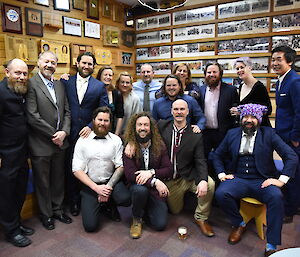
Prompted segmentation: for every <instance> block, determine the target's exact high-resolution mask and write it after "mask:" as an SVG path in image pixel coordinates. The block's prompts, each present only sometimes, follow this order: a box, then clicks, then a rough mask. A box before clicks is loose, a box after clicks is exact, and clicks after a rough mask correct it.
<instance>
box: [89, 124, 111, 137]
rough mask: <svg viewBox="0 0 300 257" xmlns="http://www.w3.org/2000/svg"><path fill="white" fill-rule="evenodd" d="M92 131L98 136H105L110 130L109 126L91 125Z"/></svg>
mask: <svg viewBox="0 0 300 257" xmlns="http://www.w3.org/2000/svg"><path fill="white" fill-rule="evenodd" d="M93 131H94V133H95V134H96V135H97V136H98V137H105V136H106V135H107V134H108V132H109V131H110V127H99V126H98V127H96V128H95V127H93Z"/></svg>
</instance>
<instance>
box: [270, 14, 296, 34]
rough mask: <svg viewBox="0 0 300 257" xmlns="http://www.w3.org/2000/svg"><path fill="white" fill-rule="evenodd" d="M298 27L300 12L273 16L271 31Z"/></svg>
mask: <svg viewBox="0 0 300 257" xmlns="http://www.w3.org/2000/svg"><path fill="white" fill-rule="evenodd" d="M298 29H300V13H292V14H286V15H279V16H274V17H273V31H274V32H278V31H290V30H298Z"/></svg>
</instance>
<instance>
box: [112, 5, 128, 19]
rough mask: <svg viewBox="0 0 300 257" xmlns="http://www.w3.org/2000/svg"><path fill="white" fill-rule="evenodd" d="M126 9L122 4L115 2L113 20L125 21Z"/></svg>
mask: <svg viewBox="0 0 300 257" xmlns="http://www.w3.org/2000/svg"><path fill="white" fill-rule="evenodd" d="M124 16H125V13H124V9H123V7H122V6H121V5H118V4H115V5H114V15H113V21H116V22H123V20H124Z"/></svg>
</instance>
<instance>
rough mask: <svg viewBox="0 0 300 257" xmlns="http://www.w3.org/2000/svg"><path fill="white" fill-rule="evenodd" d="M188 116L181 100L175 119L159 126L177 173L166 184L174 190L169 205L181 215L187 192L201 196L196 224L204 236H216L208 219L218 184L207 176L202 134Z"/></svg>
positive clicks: (175, 104)
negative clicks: (194, 128) (195, 130)
mask: <svg viewBox="0 0 300 257" xmlns="http://www.w3.org/2000/svg"><path fill="white" fill-rule="evenodd" d="M188 113H189V109H188V104H187V102H186V101H184V100H183V99H178V100H176V101H174V102H173V104H172V115H173V119H174V120H168V121H164V120H161V121H160V122H159V123H158V127H159V130H160V133H161V136H162V138H163V140H164V142H165V144H166V146H167V149H168V153H169V156H170V159H171V162H172V165H173V170H174V172H173V179H172V180H170V181H166V184H167V186H168V188H169V191H170V195H169V197H168V205H169V209H170V211H171V213H173V214H177V213H179V212H180V211H181V210H182V208H183V205H184V195H185V193H186V192H187V191H190V192H193V193H195V194H196V195H197V197H198V204H197V208H196V210H195V214H194V218H195V222H196V224H198V225H199V227H200V230H201V232H202V233H203V234H204V235H206V236H208V237H212V236H214V235H215V234H214V231H213V229H212V227H211V226H210V225H209V223H208V222H207V219H208V216H209V213H210V210H211V202H212V198H213V195H214V189H215V183H214V181H213V180H212V178H211V177H209V176H208V175H207V164H206V160H205V157H204V150H203V142H202V134H201V133H194V132H193V130H192V128H191V125H190V124H188V123H187V116H188Z"/></svg>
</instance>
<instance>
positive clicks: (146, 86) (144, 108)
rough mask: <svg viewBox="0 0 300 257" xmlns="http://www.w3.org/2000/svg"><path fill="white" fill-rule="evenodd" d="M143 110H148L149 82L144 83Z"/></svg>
mask: <svg viewBox="0 0 300 257" xmlns="http://www.w3.org/2000/svg"><path fill="white" fill-rule="evenodd" d="M143 110H144V111H145V112H150V96H149V84H146V85H145V90H144V105H143Z"/></svg>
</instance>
